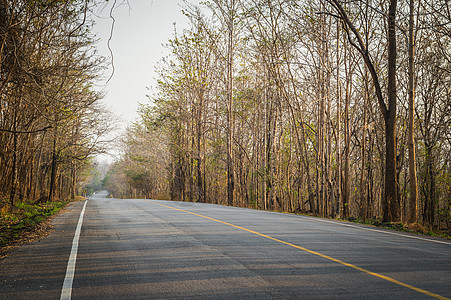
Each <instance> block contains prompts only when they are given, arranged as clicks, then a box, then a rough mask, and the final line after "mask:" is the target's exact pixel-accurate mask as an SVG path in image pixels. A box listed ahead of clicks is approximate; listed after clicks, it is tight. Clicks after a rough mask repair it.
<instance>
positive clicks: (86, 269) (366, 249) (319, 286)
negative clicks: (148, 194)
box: [0, 193, 451, 299]
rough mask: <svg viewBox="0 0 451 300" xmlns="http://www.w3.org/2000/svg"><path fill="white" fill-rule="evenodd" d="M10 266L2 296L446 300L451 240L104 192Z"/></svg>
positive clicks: (4, 268)
mask: <svg viewBox="0 0 451 300" xmlns="http://www.w3.org/2000/svg"><path fill="white" fill-rule="evenodd" d="M53 225H54V230H53V232H52V233H51V234H50V235H48V236H47V237H45V238H43V239H41V240H39V241H35V242H32V243H30V244H27V245H25V246H22V247H19V248H16V249H15V250H14V251H13V252H12V253H11V254H10V255H9V256H8V257H6V258H3V259H2V260H0V299H428V298H430V299H433V298H438V299H447V298H451V242H450V241H447V240H443V239H435V238H430V237H422V236H419V235H414V234H407V233H398V232H393V231H387V230H382V229H376V228H373V227H369V226H363V225H354V224H349V223H345V222H339V221H333V220H323V219H319V218H313V217H305V216H298V215H290V214H281V213H273V212H265V211H257V210H250V209H243V208H236V207H225V206H218V205H212V204H200V203H187V202H170V201H157V200H122V199H111V198H105V194H102V193H100V194H97V195H94V196H93V197H91V199H90V200H88V201H84V202H76V203H73V204H71V205H70V206H69V207H68V208H67V209H66V211H65V212H64V213H61V214H59V215H58V216H57V217H55V218H54V219H53Z"/></svg>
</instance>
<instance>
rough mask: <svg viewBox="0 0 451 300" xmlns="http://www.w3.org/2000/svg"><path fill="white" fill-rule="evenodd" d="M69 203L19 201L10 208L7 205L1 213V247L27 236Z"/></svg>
mask: <svg viewBox="0 0 451 300" xmlns="http://www.w3.org/2000/svg"><path fill="white" fill-rule="evenodd" d="M68 203H69V202H47V203H42V204H26V203H18V204H16V205H15V206H13V207H12V208H9V209H7V208H6V206H5V207H4V208H3V209H2V211H1V214H0V249H1V248H6V247H8V246H11V245H12V244H14V243H17V242H18V241H19V240H23V239H24V238H26V236H27V234H30V233H32V232H34V231H36V230H37V229H38V228H39V226H40V225H41V223H42V222H43V221H45V220H47V219H48V218H49V217H50V216H52V215H53V214H55V213H56V212H58V211H59V210H61V209H62V208H63V207H65V206H66V205H67V204H68Z"/></svg>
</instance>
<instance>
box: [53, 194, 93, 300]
mask: <svg viewBox="0 0 451 300" xmlns="http://www.w3.org/2000/svg"><path fill="white" fill-rule="evenodd" d="M87 203H88V200H86V202H85V204H84V205H83V209H82V210H81V213H80V218H79V219H78V224H77V229H75V234H74V239H73V241H72V250H71V251H70V256H69V260H68V261H67V269H66V277H65V278H64V283H63V288H62V289H61V298H60V299H61V300H70V299H71V297H72V283H73V281H74V275H75V264H76V262H77V251H78V240H79V238H80V232H81V225H82V224H83V216H84V214H85V208H86V204H87Z"/></svg>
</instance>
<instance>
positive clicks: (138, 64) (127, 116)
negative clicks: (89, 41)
mask: <svg viewBox="0 0 451 300" xmlns="http://www.w3.org/2000/svg"><path fill="white" fill-rule="evenodd" d="M122 1H123V0H117V4H116V8H115V9H114V12H113V16H114V18H115V20H116V21H115V24H114V30H113V37H112V40H111V43H110V44H111V49H112V51H113V63H114V67H115V71H114V75H113V77H112V78H111V80H110V81H109V82H108V83H106V80H103V81H100V82H99V87H98V89H99V90H103V91H104V92H105V93H106V96H105V98H104V100H103V101H104V103H105V105H106V106H107V107H108V108H110V110H111V111H112V112H113V113H114V114H115V115H116V116H118V117H119V118H120V119H121V120H122V122H121V123H120V127H121V128H125V127H126V125H127V124H128V123H129V122H131V121H133V120H135V119H136V118H137V117H138V114H137V112H136V110H137V108H138V103H147V102H148V99H147V97H146V95H148V94H150V93H151V92H150V91H149V90H148V89H147V88H151V87H152V86H154V85H155V78H156V77H157V76H156V73H155V66H156V65H157V63H158V62H159V61H160V60H161V59H162V57H164V56H166V55H167V54H168V51H167V50H166V49H165V47H164V46H163V45H164V44H166V43H167V41H168V39H170V38H171V37H172V35H173V33H174V23H175V24H176V25H175V26H176V28H177V31H178V32H180V31H182V30H183V29H184V28H186V27H187V26H188V21H187V18H186V17H185V16H184V15H183V14H182V13H181V11H182V7H183V2H182V1H181V0H129V1H128V5H127V4H120V3H122ZM190 2H191V3H196V4H197V3H198V0H192V1H190ZM112 4H113V0H110V1H109V2H108V6H107V7H105V8H103V9H102V10H101V11H99V12H98V14H99V16H98V17H97V18H95V22H96V25H95V27H94V33H96V35H97V38H99V39H100V40H99V43H98V45H97V48H98V51H99V54H100V55H102V56H105V57H111V55H110V53H109V50H108V47H107V43H108V37H109V35H110V30H111V24H112V20H111V18H109V13H110V8H111V6H112ZM109 63H110V62H109ZM110 75H111V68H109V69H108V70H106V71H105V74H104V77H105V78H108V77H109V76H110Z"/></svg>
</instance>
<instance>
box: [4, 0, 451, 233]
mask: <svg viewBox="0 0 451 300" xmlns="http://www.w3.org/2000/svg"><path fill="white" fill-rule="evenodd" d="M99 3H102V2H101V1H100V2H99V1H94V0H71V1H67V0H0V200H1V203H0V206H2V207H13V206H14V205H18V204H21V203H43V202H47V201H55V200H58V201H67V200H71V199H74V198H75V197H76V196H77V195H81V194H86V193H88V192H89V191H88V190H87V186H88V185H89V184H88V183H89V180H91V182H92V181H93V180H94V181H95V185H96V187H97V188H101V187H102V186H101V183H100V180H101V178H98V176H97V177H96V178H94V179H92V177H93V176H92V172H93V168H94V164H95V163H94V157H95V156H96V155H98V154H101V153H105V152H107V150H108V149H107V148H108V145H109V144H110V140H109V138H108V136H109V133H110V132H111V130H112V128H114V127H115V120H114V119H115V118H114V117H113V116H112V114H111V112H109V111H108V110H107V109H106V108H105V106H104V104H103V103H102V101H101V100H102V98H103V96H104V95H103V93H102V92H99V91H98V89H96V84H97V82H98V80H99V79H100V78H102V76H104V71H105V70H106V68H107V67H108V65H109V64H110V63H111V61H110V60H108V59H105V58H103V57H101V56H100V55H98V53H97V52H96V41H97V40H96V37H95V34H94V33H93V32H92V28H93V20H92V19H91V18H90V17H89V16H90V13H91V12H92V10H93V9H95V8H96V7H97V6H98V5H100V4H99ZM128 3H129V5H131V6H132V5H133V2H132V1H129V2H128ZM181 13H183V14H184V15H185V16H186V18H187V19H188V20H189V28H188V29H184V30H181V31H180V30H177V29H176V27H175V28H174V33H173V35H172V37H168V38H170V39H169V40H168V42H167V44H166V47H167V49H168V50H169V51H170V55H168V56H166V57H163V58H162V59H161V62H160V64H159V65H158V67H157V72H158V78H157V79H156V81H157V82H156V88H154V89H151V90H150V92H149V95H148V99H149V101H148V102H147V103H145V104H142V105H141V106H140V108H139V112H138V113H139V118H138V120H137V121H135V122H133V123H131V124H130V125H129V126H128V128H127V129H126V132H125V133H124V135H123V136H122V137H121V150H120V151H121V153H120V157H119V158H118V159H117V160H116V161H115V162H114V163H113V164H112V165H111V167H110V169H109V171H108V172H107V174H106V176H105V178H103V180H102V184H103V188H106V189H108V191H109V192H110V195H111V196H112V197H117V198H157V199H168V200H169V199H170V200H178V201H193V202H202V203H216V204H221V205H231V206H232V205H234V206H240V207H248V208H255V209H264V210H272V211H283V212H290V213H304V214H310V215H315V216H322V217H331V218H342V219H349V220H352V219H358V220H362V221H365V220H368V221H369V220H373V221H375V220H378V221H380V222H385V223H389V222H390V223H395V224H403V225H406V226H415V225H416V226H422V227H424V228H426V229H428V230H434V231H440V230H442V231H443V230H445V231H448V232H449V229H450V228H451V226H450V222H451V165H450V160H451V4H450V2H449V1H447V0H434V1H432V0H367V1H362V0H357V1H343V0H208V1H201V3H200V4H199V5H198V6H197V5H193V4H190V2H189V1H185V2H184V5H183V10H182V12H181ZM143 38H151V37H150V36H149V37H143ZM112 59H113V58H112ZM151 80H152V79H151V78H149V84H150V81H151Z"/></svg>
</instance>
